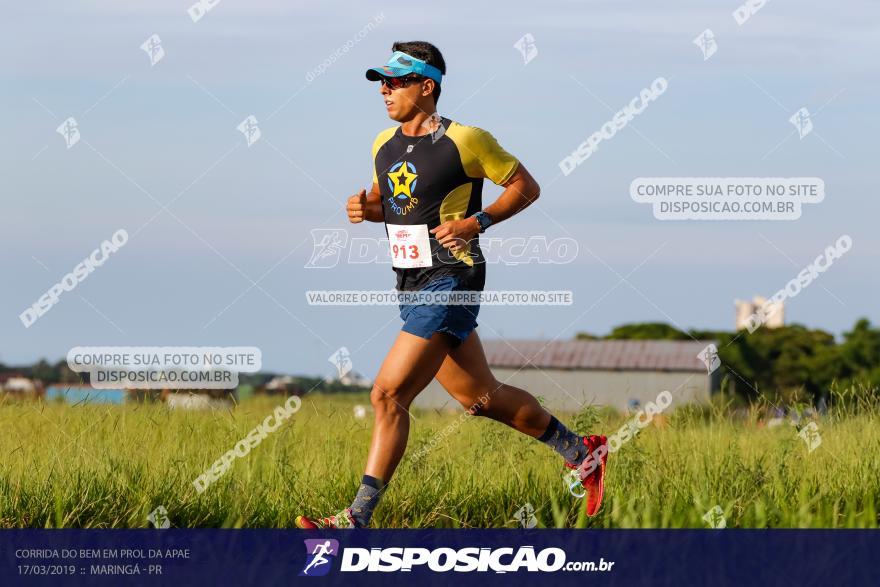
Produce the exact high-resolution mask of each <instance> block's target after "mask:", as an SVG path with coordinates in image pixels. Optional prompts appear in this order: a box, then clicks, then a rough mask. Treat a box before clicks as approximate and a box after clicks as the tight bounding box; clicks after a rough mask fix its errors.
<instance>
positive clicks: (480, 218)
mask: <svg viewBox="0 0 880 587" xmlns="http://www.w3.org/2000/svg"><path fill="white" fill-rule="evenodd" d="M477 223H478V224H479V225H480V230H481V231H483V230H486V229H487V228H489V224H490V223H491V221H490V220H489V217H488V216H487V215H486V214H483V213H480V214H477Z"/></svg>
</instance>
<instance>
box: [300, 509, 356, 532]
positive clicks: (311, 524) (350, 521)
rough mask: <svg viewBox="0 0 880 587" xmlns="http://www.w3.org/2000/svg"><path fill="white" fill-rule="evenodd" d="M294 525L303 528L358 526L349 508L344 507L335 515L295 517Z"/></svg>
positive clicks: (319, 528)
mask: <svg viewBox="0 0 880 587" xmlns="http://www.w3.org/2000/svg"><path fill="white" fill-rule="evenodd" d="M296 527H297V528H303V529H304V530H326V529H336V528H359V527H360V526H358V524H357V522H355V520H354V517H353V516H352V515H351V508H345V509H344V510H342V511H341V512H339V513H338V514H336V515H335V516H330V517H327V518H317V519H315V520H312V519H311V518H307V517H306V516H297V517H296Z"/></svg>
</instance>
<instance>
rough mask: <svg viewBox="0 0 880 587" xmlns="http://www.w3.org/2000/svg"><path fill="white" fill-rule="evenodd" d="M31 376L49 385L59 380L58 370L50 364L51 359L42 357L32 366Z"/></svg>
mask: <svg viewBox="0 0 880 587" xmlns="http://www.w3.org/2000/svg"><path fill="white" fill-rule="evenodd" d="M31 377H33V378H34V379H39V380H40V381H42V382H43V383H45V384H47V385H48V384H49V383H57V382H58V371H56V370H55V367H53V366H52V365H50V364H49V361H47V360H46V359H40V360H39V361H37V363H36V364H35V365H34V366H33V367H31Z"/></svg>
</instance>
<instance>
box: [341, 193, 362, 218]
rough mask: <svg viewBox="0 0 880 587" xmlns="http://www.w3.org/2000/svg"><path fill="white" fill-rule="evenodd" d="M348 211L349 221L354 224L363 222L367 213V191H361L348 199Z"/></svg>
mask: <svg viewBox="0 0 880 587" xmlns="http://www.w3.org/2000/svg"><path fill="white" fill-rule="evenodd" d="M345 209H346V210H347V211H348V221H349V222H351V223H352V224H357V223H358V222H363V221H364V218H365V217H366V213H367V190H361V191H360V193H357V194H355V195H353V196H352V197H350V198H349V199H348V205H347V206H346V207H345Z"/></svg>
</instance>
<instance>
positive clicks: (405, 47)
mask: <svg viewBox="0 0 880 587" xmlns="http://www.w3.org/2000/svg"><path fill="white" fill-rule="evenodd" d="M391 51H392V52H394V51H403V52H404V53H406V54H407V55H410V56H412V57H415V58H416V59H421V60H422V61H424V62H425V63H427V64H428V65H433V66H434V67H436V68H437V69H439V70H440V73H442V74H443V75H446V62H445V61H444V60H443V54H442V53H440V49H438V48H437V47H435V46H434V45H432V44H431V43H429V42H427V41H397V42H395V43H394V44H393V45H391ZM431 95H432V96H433V97H434V104H437V101H438V100H439V99H440V84H438V83H436V82H435V83H434V92H433V93H432V94H431Z"/></svg>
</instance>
